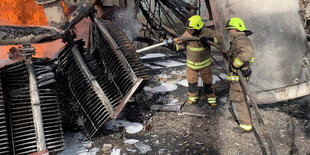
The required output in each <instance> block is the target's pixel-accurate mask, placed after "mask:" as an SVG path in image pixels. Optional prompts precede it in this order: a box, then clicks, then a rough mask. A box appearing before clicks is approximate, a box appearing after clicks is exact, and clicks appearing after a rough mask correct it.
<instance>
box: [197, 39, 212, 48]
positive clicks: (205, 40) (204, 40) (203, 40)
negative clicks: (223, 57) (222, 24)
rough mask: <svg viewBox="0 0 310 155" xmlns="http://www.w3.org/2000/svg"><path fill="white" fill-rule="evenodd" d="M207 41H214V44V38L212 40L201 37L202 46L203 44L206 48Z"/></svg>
mask: <svg viewBox="0 0 310 155" xmlns="http://www.w3.org/2000/svg"><path fill="white" fill-rule="evenodd" d="M207 41H212V42H214V38H211V37H201V38H200V40H199V42H201V44H202V45H203V46H204V47H206V46H208V43H207Z"/></svg>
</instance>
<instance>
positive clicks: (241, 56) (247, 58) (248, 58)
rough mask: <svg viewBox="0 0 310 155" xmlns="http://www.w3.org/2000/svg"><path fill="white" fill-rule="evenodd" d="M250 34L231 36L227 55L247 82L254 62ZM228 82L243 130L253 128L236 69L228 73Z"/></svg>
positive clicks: (230, 95)
mask: <svg viewBox="0 0 310 155" xmlns="http://www.w3.org/2000/svg"><path fill="white" fill-rule="evenodd" d="M248 35H250V34H247V33H245V32H235V33H234V34H233V35H231V45H230V50H229V51H228V52H227V55H228V56H229V57H231V58H232V59H233V64H231V65H233V66H234V67H236V68H239V67H240V69H241V71H242V73H244V76H245V78H246V80H248V78H249V76H250V74H251V70H250V64H251V63H252V62H253V61H254V49H253V46H252V44H251V41H250V39H249V38H248V37H247V36H248ZM226 80H228V81H231V85H230V90H229V97H230V100H231V101H232V108H233V112H234V114H235V116H236V118H237V120H238V121H239V123H240V124H241V125H244V127H243V128H247V126H248V127H249V128H251V124H252V123H251V119H250V115H249V111H248V107H247V105H246V101H245V96H244V92H243V91H242V88H241V85H240V83H239V77H238V75H237V73H236V71H235V69H233V68H232V69H231V70H230V72H228V73H227V77H226Z"/></svg>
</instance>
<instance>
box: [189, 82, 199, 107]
mask: <svg viewBox="0 0 310 155" xmlns="http://www.w3.org/2000/svg"><path fill="white" fill-rule="evenodd" d="M197 84H198V83H197V82H194V83H188V87H189V93H188V103H189V104H195V103H198V85H197Z"/></svg>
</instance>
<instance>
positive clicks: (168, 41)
mask: <svg viewBox="0 0 310 155" xmlns="http://www.w3.org/2000/svg"><path fill="white" fill-rule="evenodd" d="M177 41H178V38H172V39H167V40H165V41H163V42H161V43H158V44H154V45H151V46H148V47H145V48H141V49H138V50H136V52H137V53H140V52H144V51H147V50H150V49H153V48H156V47H159V46H162V45H168V44H171V43H173V42H177Z"/></svg>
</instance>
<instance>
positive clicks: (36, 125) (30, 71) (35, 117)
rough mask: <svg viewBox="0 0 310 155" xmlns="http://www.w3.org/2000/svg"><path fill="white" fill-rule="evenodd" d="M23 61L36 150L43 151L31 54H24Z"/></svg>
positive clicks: (37, 91)
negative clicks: (27, 80)
mask: <svg viewBox="0 0 310 155" xmlns="http://www.w3.org/2000/svg"><path fill="white" fill-rule="evenodd" d="M23 47H24V50H27V49H30V50H31V48H30V45H24V46H23ZM33 52H34V51H33ZM27 54H28V53H27ZM25 63H26V66H27V70H28V76H29V93H30V99H31V109H32V116H33V124H34V129H35V133H36V140H37V151H38V152H43V151H46V144H45V135H44V128H43V120H42V113H41V107H40V98H39V90H38V84H37V79H36V76H35V70H34V66H33V62H32V56H31V55H25Z"/></svg>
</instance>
